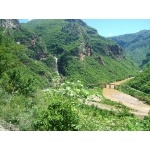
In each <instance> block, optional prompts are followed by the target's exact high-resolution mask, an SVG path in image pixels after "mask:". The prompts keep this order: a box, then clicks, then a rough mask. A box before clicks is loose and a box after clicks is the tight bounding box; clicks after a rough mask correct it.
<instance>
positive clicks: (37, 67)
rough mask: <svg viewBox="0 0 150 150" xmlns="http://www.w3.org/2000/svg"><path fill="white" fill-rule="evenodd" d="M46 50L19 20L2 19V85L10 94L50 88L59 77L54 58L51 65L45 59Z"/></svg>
mask: <svg viewBox="0 0 150 150" xmlns="http://www.w3.org/2000/svg"><path fill="white" fill-rule="evenodd" d="M46 50H47V49H46V46H45V45H44V42H43V41H42V40H41V39H40V38H39V37H38V36H37V35H36V34H35V33H33V32H30V31H28V30H27V29H25V28H23V27H22V26H21V24H20V23H19V21H18V20H15V19H2V20H0V60H1V62H0V70H1V71H0V84H1V86H2V87H4V88H5V90H6V91H8V92H20V93H23V94H29V93H28V92H32V90H33V89H38V88H45V87H49V86H50V82H51V81H52V78H53V77H54V76H56V72H55V59H54V57H53V56H51V55H49V57H50V58H51V62H50V64H51V65H50V66H48V65H47V63H46V62H44V61H43V60H42V56H43V55H44V54H45V53H46ZM30 87H32V89H31V88H30Z"/></svg>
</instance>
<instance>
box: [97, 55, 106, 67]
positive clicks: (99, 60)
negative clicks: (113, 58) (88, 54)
mask: <svg viewBox="0 0 150 150" xmlns="http://www.w3.org/2000/svg"><path fill="white" fill-rule="evenodd" d="M98 62H99V63H100V64H102V65H105V63H104V61H103V59H102V57H101V56H99V57H98Z"/></svg>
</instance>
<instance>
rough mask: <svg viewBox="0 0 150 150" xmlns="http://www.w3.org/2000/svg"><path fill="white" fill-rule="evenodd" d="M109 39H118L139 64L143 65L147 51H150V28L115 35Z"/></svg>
mask: <svg viewBox="0 0 150 150" xmlns="http://www.w3.org/2000/svg"><path fill="white" fill-rule="evenodd" d="M109 39H112V40H114V41H116V42H117V43H118V44H119V45H120V46H121V47H122V48H123V49H124V50H125V52H126V53H127V54H129V55H130V57H131V59H133V60H134V61H135V62H136V63H138V64H139V66H140V65H142V61H143V60H144V59H145V58H146V55H147V53H150V30H142V31H139V32H137V33H133V34H124V35H119V36H114V37H110V38H109Z"/></svg>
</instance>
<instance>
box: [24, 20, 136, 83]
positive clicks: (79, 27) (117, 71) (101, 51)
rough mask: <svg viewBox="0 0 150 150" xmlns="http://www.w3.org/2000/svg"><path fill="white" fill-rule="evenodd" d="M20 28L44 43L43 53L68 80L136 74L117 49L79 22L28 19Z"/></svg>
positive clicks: (92, 80)
mask: <svg viewBox="0 0 150 150" xmlns="http://www.w3.org/2000/svg"><path fill="white" fill-rule="evenodd" d="M22 26H23V27H25V28H27V29H28V30H30V31H32V32H35V33H36V34H37V35H38V36H39V37H41V38H42V39H43V40H44V41H45V43H46V47H47V51H48V52H49V53H50V54H52V55H54V56H56V57H57V58H58V69H59V73H60V74H62V75H63V76H65V77H67V78H68V79H69V80H72V81H75V80H79V79H80V80H81V81H83V82H84V83H97V82H108V81H112V80H120V79H122V78H125V77H128V75H130V74H135V73H136V70H137V67H136V66H135V65H134V64H133V63H131V62H130V61H129V60H127V59H126V58H125V56H124V55H123V51H122V48H121V47H120V46H118V45H117V44H116V43H115V42H113V41H111V40H108V39H106V38H104V37H102V36H100V35H99V34H98V32H97V30H95V29H94V28H92V27H89V26H88V25H87V24H86V23H84V22H83V21H82V20H79V19H74V20H73V19H70V20H61V19H60V20H31V21H29V22H28V23H26V24H22ZM45 57H46V56H45Z"/></svg>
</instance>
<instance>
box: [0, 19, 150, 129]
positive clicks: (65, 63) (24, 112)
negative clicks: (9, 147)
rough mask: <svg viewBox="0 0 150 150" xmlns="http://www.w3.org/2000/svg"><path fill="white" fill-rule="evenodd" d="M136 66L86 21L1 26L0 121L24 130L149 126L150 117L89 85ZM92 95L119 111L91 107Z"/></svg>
mask: <svg viewBox="0 0 150 150" xmlns="http://www.w3.org/2000/svg"><path fill="white" fill-rule="evenodd" d="M1 22H3V23H4V22H5V20H3V21H1ZM1 22H0V23H1ZM14 23H17V22H14ZM54 57H57V58H58V71H59V73H60V76H58V75H57V74H56V65H57V64H56V60H55V58H54ZM137 70H138V69H137V66H136V65H135V64H134V63H133V62H131V61H129V60H128V59H127V58H126V57H125V56H124V55H123V51H122V48H121V47H119V46H118V45H117V44H116V43H114V42H113V41H111V40H107V39H105V38H104V37H102V36H100V35H98V33H97V31H96V30H95V29H93V28H92V27H89V26H87V25H86V24H85V23H84V22H83V21H82V20H32V21H30V22H29V23H27V24H22V25H20V24H16V26H15V27H11V26H10V27H7V28H6V27H5V26H2V25H1V30H0V120H2V121H3V120H4V121H6V122H7V123H8V124H10V125H12V124H13V125H14V126H15V127H16V128H18V129H19V130H25V131H32V130H42V131H47V130H50V131H54V130H55V131H58V130H59V131H64V130H66V131H68V130H69V131H82V130H83V131H84V130H102V131H103V130H108V131H110V130H150V128H149V125H146V126H145V124H147V123H148V122H149V117H145V118H144V119H143V120H142V119H140V118H138V117H136V116H135V115H133V114H131V113H129V109H128V108H126V107H125V106H123V105H121V104H118V103H115V102H111V101H109V100H105V99H104V98H103V97H102V96H101V95H102V93H101V92H102V89H100V88H93V89H92V88H88V86H90V84H99V83H106V82H110V81H116V80H121V79H123V78H126V77H128V76H129V75H135V74H136V73H137ZM79 80H81V82H80V81H79ZM146 89H147V88H145V90H146ZM148 92H149V91H148ZM91 95H99V97H100V98H101V99H102V101H101V103H103V104H108V105H112V106H115V108H118V109H119V111H117V112H116V111H108V110H102V109H99V108H97V107H95V106H87V105H86V104H85V101H86V99H87V97H88V96H91ZM9 130H12V129H10V128H9Z"/></svg>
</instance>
